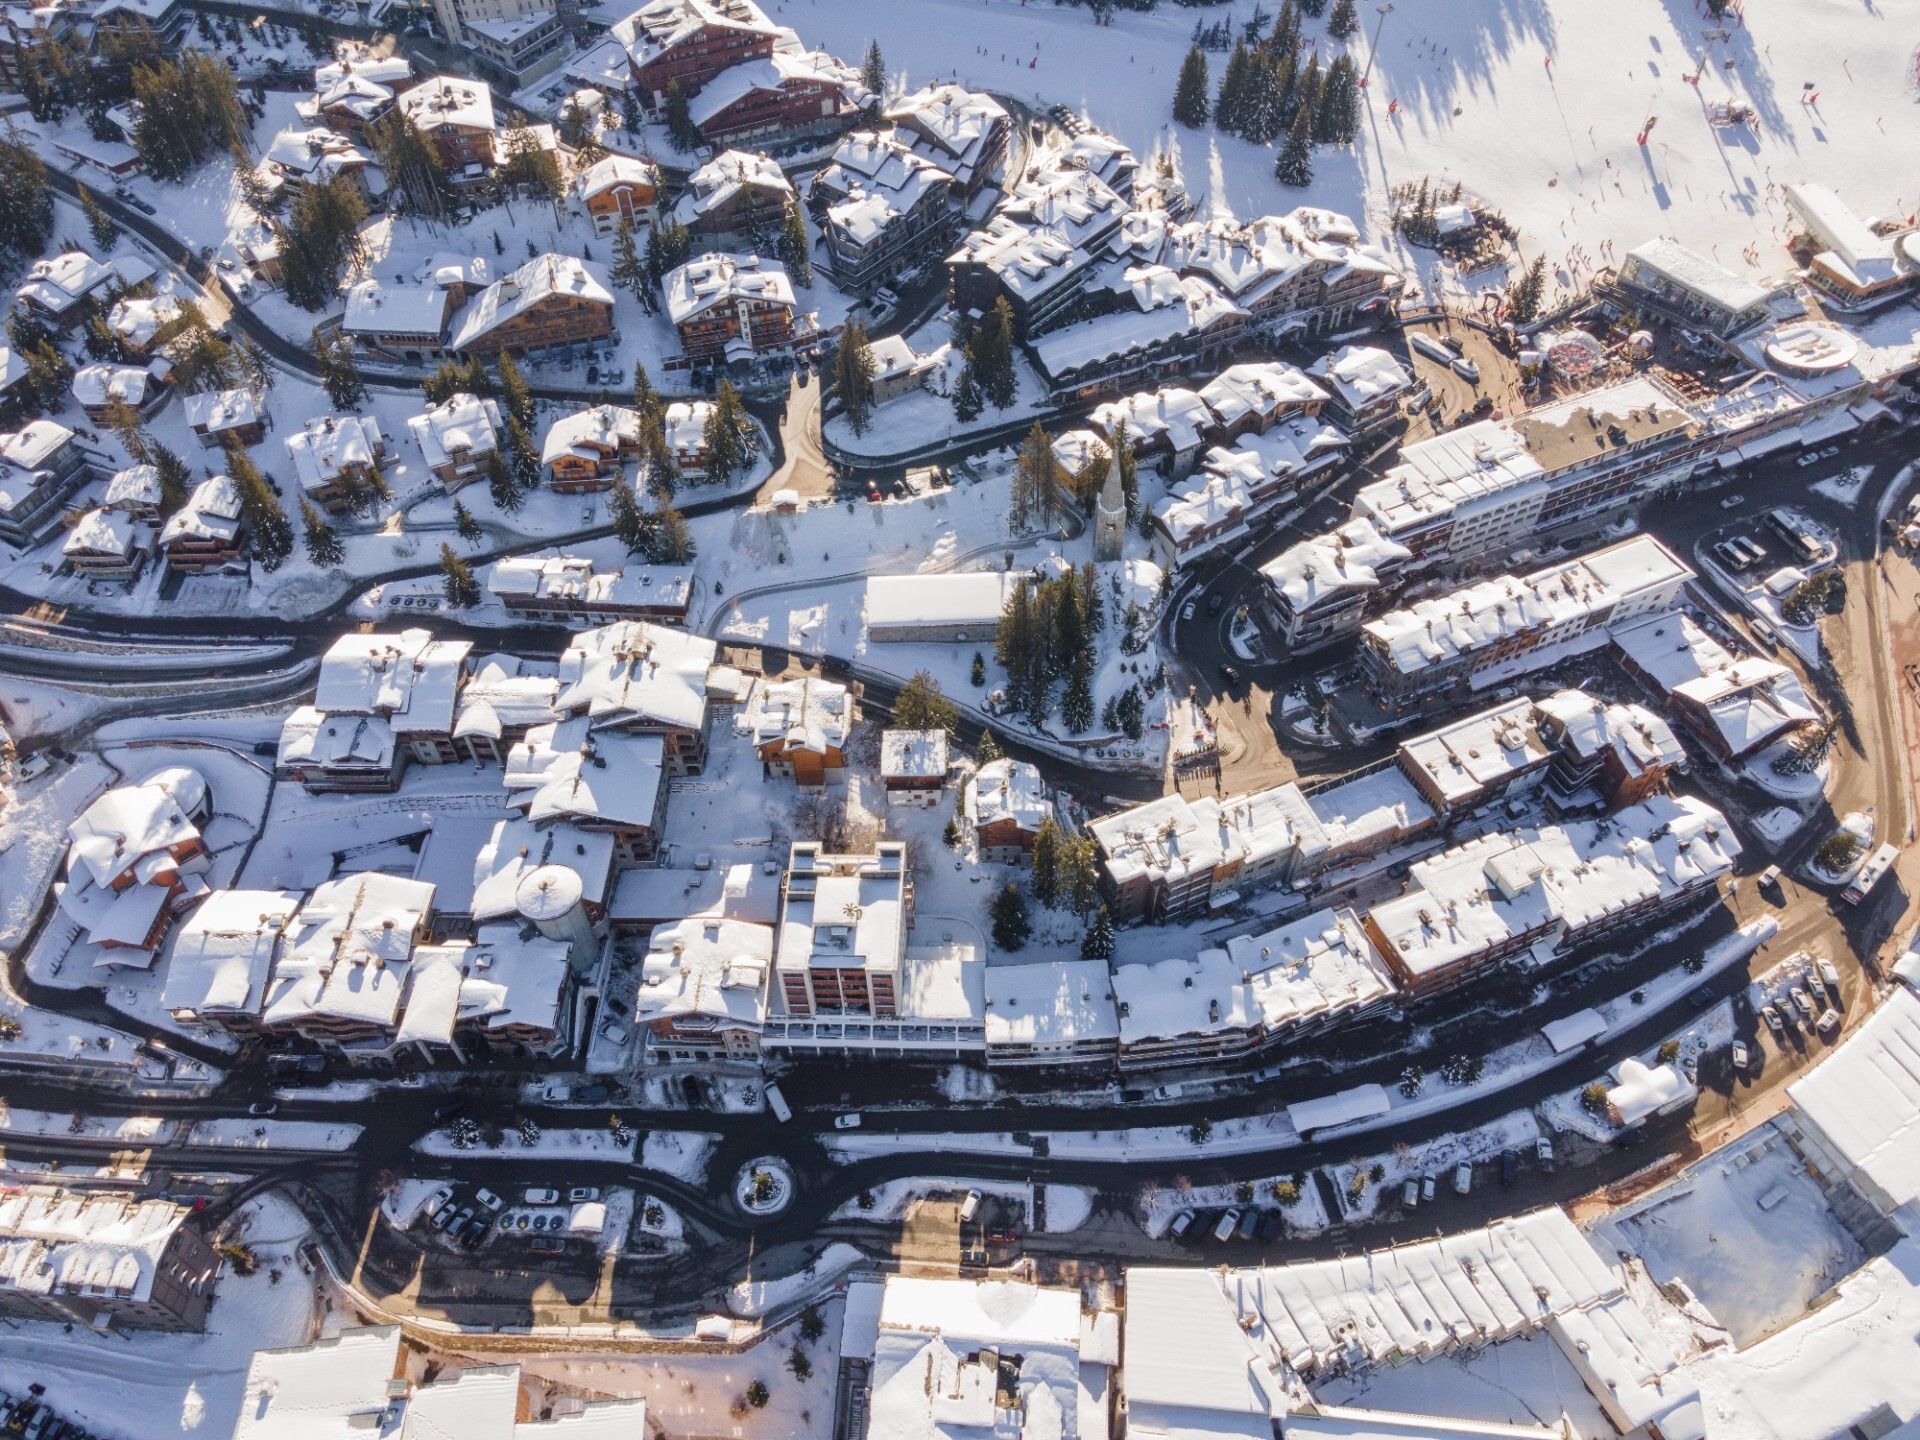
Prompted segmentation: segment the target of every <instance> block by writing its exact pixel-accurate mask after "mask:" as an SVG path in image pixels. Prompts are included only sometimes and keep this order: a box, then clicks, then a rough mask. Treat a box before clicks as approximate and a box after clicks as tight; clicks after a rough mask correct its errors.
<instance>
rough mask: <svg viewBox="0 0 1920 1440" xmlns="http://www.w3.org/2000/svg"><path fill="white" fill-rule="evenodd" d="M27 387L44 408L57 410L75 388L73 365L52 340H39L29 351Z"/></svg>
mask: <svg viewBox="0 0 1920 1440" xmlns="http://www.w3.org/2000/svg"><path fill="white" fill-rule="evenodd" d="M26 388H27V389H28V390H29V391H31V392H32V394H33V398H34V400H35V401H36V402H37V403H38V404H39V406H40V408H41V409H43V410H57V409H59V408H60V406H62V405H63V404H65V403H66V400H67V394H68V392H69V391H70V390H71V389H72V388H73V366H72V365H71V364H70V363H69V362H68V360H67V357H66V356H64V355H62V354H61V353H60V352H59V351H58V350H56V349H55V348H54V347H53V342H52V341H51V340H41V341H39V342H37V343H36V344H35V345H34V347H33V349H31V350H29V351H28V352H27V379H26Z"/></svg>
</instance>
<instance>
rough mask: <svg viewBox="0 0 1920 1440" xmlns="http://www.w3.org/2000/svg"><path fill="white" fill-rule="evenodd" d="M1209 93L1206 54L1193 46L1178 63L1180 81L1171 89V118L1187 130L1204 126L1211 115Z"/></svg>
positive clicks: (1196, 46) (1210, 90)
mask: <svg viewBox="0 0 1920 1440" xmlns="http://www.w3.org/2000/svg"><path fill="white" fill-rule="evenodd" d="M1211 92H1212V86H1211V85H1210V84H1209V82H1208V79H1207V57H1206V54H1205V52H1204V51H1202V50H1201V48H1200V47H1199V46H1198V45H1195V46H1194V47H1193V48H1192V49H1191V50H1189V51H1187V58H1186V59H1185V60H1183V61H1181V63H1180V79H1179V81H1178V82H1177V83H1176V84H1175V85H1174V87H1173V118H1174V119H1175V120H1177V121H1179V122H1180V123H1181V124H1182V125H1185V126H1187V127H1188V128H1189V129H1198V128H1199V127H1200V126H1202V125H1205V124H1206V123H1207V116H1208V115H1209V114H1211V113H1212V105H1211V103H1210V101H1209V99H1208V97H1209V95H1210V94H1211Z"/></svg>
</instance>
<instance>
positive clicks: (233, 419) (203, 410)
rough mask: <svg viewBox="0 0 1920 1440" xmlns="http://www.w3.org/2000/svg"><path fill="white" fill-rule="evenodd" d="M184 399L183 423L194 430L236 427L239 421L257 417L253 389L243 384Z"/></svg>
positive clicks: (212, 432)
mask: <svg viewBox="0 0 1920 1440" xmlns="http://www.w3.org/2000/svg"><path fill="white" fill-rule="evenodd" d="M185 403H186V411H187V423H188V424H189V425H191V426H192V427H193V428H194V429H195V430H204V431H206V432H207V433H208V434H210V435H218V434H219V433H220V432H221V431H223V430H237V429H239V428H240V427H241V426H243V425H252V424H255V423H257V422H258V421H259V419H260V406H259V404H258V402H256V401H255V400H254V398H253V392H252V391H251V390H248V389H245V388H235V389H232V390H214V391H208V392H203V393H202V394H199V395H189V396H187V398H186V402H185Z"/></svg>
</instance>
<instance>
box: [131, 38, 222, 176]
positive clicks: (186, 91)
mask: <svg viewBox="0 0 1920 1440" xmlns="http://www.w3.org/2000/svg"><path fill="white" fill-rule="evenodd" d="M132 88H133V99H134V100H135V101H136V102H137V103H138V105H139V109H140V119H139V122H138V123H137V124H136V125H135V126H134V129H133V148H134V149H135V150H136V151H138V152H139V155H140V160H141V164H142V165H143V167H144V168H145V169H146V172H147V173H148V174H149V175H152V176H154V177H155V178H156V179H160V180H178V179H180V178H181V177H183V176H184V175H186V173H187V172H188V171H189V170H192V169H193V168H194V167H195V166H196V165H199V164H200V163H201V162H202V161H205V160H208V159H211V158H212V157H213V156H215V155H220V154H224V153H226V152H227V151H229V150H230V149H232V148H233V146H234V145H235V144H236V143H238V144H240V145H242V146H244V145H245V144H246V143H247V142H248V140H249V139H250V138H251V133H252V130H251V123H250V121H249V120H248V117H247V113H246V110H245V108H244V107H243V106H242V105H241V103H240V92H239V89H238V87H237V86H236V85H235V84H234V79H233V71H232V70H231V69H229V68H228V67H227V65H226V63H225V62H224V61H220V60H216V59H214V58H213V57H212V56H211V55H208V54H207V53H206V52H205V51H201V50H194V49H188V50H184V51H182V52H181V53H180V54H179V55H178V56H177V57H174V56H166V55H155V56H153V57H151V58H150V59H148V60H146V61H143V62H141V63H139V64H136V65H135V66H134V67H133V72H132Z"/></svg>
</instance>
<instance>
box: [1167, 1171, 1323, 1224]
mask: <svg viewBox="0 0 1920 1440" xmlns="http://www.w3.org/2000/svg"><path fill="white" fill-rule="evenodd" d="M1282 1181H1292V1182H1294V1187H1295V1188H1294V1195H1295V1198H1294V1201H1293V1203H1292V1204H1290V1205H1282V1204H1281V1203H1280V1202H1279V1199H1278V1198H1277V1196H1276V1195H1275V1193H1274V1186H1275V1185H1276V1184H1278V1183H1280V1182H1282ZM1247 1194H1248V1191H1247V1188H1246V1186H1244V1185H1237V1184H1236V1185H1184V1186H1183V1185H1174V1186H1171V1187H1166V1186H1159V1185H1153V1186H1149V1187H1148V1188H1146V1189H1144V1190H1142V1191H1141V1192H1140V1195H1139V1198H1138V1199H1137V1200H1136V1201H1135V1202H1134V1213H1135V1214H1136V1215H1137V1216H1138V1217H1139V1220H1140V1228H1141V1229H1143V1230H1145V1231H1146V1232H1147V1234H1148V1235H1150V1236H1152V1237H1154V1238H1156V1239H1157V1238H1159V1237H1160V1236H1162V1235H1164V1234H1166V1232H1167V1226H1169V1225H1171V1224H1172V1223H1173V1217H1174V1216H1176V1215H1178V1214H1179V1213H1180V1212H1181V1211H1182V1210H1209V1209H1215V1210H1217V1209H1219V1208H1221V1207H1222V1206H1227V1205H1245V1204H1249V1203H1251V1204H1254V1205H1258V1206H1260V1207H1261V1208H1263V1209H1269V1210H1272V1209H1277V1210H1279V1211H1280V1213H1281V1215H1282V1216H1284V1217H1285V1218H1286V1222H1287V1233H1288V1234H1290V1235H1305V1234H1311V1233H1313V1232H1315V1231H1319V1230H1324V1229H1326V1228H1327V1207H1326V1205H1325V1204H1324V1203H1323V1202H1322V1201H1321V1199H1320V1189H1319V1186H1317V1185H1316V1184H1315V1183H1314V1180H1313V1176H1312V1175H1310V1174H1308V1175H1299V1176H1293V1175H1267V1176H1263V1177H1262V1178H1260V1179H1258V1180H1255V1181H1254V1182H1253V1189H1252V1195H1253V1199H1252V1200H1251V1201H1250V1202H1249V1201H1248V1200H1247V1199H1246V1196H1247Z"/></svg>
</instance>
